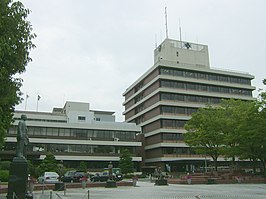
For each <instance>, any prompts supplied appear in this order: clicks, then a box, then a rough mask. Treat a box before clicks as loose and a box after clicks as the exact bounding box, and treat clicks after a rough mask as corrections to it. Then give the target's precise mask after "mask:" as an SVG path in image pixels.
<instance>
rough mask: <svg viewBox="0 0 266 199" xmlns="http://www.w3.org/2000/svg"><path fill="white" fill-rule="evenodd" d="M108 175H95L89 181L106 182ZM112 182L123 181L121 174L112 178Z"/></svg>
mask: <svg viewBox="0 0 266 199" xmlns="http://www.w3.org/2000/svg"><path fill="white" fill-rule="evenodd" d="M109 178H110V177H109V175H106V174H101V175H100V174H96V175H95V176H92V177H91V178H90V180H91V181H92V182H106V181H107V180H108V179H109ZM113 180H115V181H120V180H123V176H122V175H121V174H116V175H114V176H113Z"/></svg>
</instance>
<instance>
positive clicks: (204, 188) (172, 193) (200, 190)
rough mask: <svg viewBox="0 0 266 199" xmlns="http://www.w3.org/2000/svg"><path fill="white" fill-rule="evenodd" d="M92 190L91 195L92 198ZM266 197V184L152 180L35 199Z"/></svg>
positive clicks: (39, 196)
mask: <svg viewBox="0 0 266 199" xmlns="http://www.w3.org/2000/svg"><path fill="white" fill-rule="evenodd" d="M88 191H89V197H88ZM50 194H51V195H52V198H53V199H60V198H62V199H66V198H67V199H77V198H79V199H82V198H84V199H88V198H89V199H118V198H123V199H182V198H184V199H190V198H192V199H193V198H194V199H195V198H196V199H201V198H202V199H208V198H214V199H215V198H217V199H225V198H233V199H252V198H254V199H262V198H263V199H265V196H266V184H215V185H177V184H175V185H172V184H171V185H168V186H154V184H153V183H150V182H138V186H137V187H118V188H89V189H88V188H86V189H80V188H79V189H68V190H67V191H66V195H64V192H63V191H60V192H50V191H49V190H46V191H45V192H44V194H42V192H41V191H38V192H35V193H34V198H35V199H50V198H51V196H50Z"/></svg>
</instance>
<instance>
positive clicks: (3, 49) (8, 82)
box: [0, 0, 36, 148]
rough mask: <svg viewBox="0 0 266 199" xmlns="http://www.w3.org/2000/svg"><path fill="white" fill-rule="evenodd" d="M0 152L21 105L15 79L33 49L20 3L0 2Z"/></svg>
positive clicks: (25, 15) (11, 1)
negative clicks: (16, 111) (14, 113)
mask: <svg viewBox="0 0 266 199" xmlns="http://www.w3.org/2000/svg"><path fill="white" fill-rule="evenodd" d="M0 8H1V9H0V85H1V86H0V148H1V147H2V146H3V143H4V138H5V136H6V132H7V130H8V129H9V127H10V124H11V122H12V117H13V112H14V107H15V105H16V104H18V103H19V102H21V100H22V98H21V95H22V93H21V91H20V87H21V85H22V79H21V78H16V77H14V75H16V74H21V73H23V72H24V71H25V70H26V65H27V64H28V63H29V62H30V61H31V58H30V57H29V51H30V50H31V49H32V48H34V47H35V45H34V44H33V43H32V39H34V38H35V37H36V35H35V34H34V33H32V26H31V24H30V22H29V21H27V20H26V18H27V16H28V14H29V13H30V11H29V10H28V9H26V8H25V7H24V6H23V4H22V3H21V2H19V1H15V2H14V1H13V0H1V1H0Z"/></svg>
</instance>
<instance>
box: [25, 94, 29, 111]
mask: <svg viewBox="0 0 266 199" xmlns="http://www.w3.org/2000/svg"><path fill="white" fill-rule="evenodd" d="M28 98H29V96H28V93H26V100H25V111H26V110H27V102H28Z"/></svg>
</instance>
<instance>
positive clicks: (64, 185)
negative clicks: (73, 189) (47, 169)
mask: <svg viewBox="0 0 266 199" xmlns="http://www.w3.org/2000/svg"><path fill="white" fill-rule="evenodd" d="M65 195H66V184H64V196H65Z"/></svg>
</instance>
